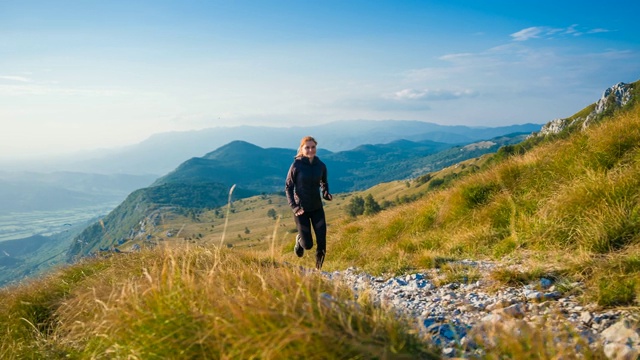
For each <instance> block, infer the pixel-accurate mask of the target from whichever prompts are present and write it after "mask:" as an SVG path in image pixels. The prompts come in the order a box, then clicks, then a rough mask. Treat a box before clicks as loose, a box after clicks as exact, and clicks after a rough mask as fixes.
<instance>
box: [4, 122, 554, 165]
mask: <svg viewBox="0 0 640 360" xmlns="http://www.w3.org/2000/svg"><path fill="white" fill-rule="evenodd" d="M541 126H542V124H522V125H510V126H501V127H470V126H462V125H456V126H452V125H439V124H434V123H428V122H423V121H412V120H403V121H400V120H397V121H396V120H381V121H374V120H344V121H336V122H332V123H327V124H320V125H313V126H297V127H288V128H284V127H283V128H276V127H263V126H233V127H214V128H207V129H202V130H194V131H183V132H166V133H159V134H155V135H152V136H151V137H149V138H148V139H146V140H144V141H142V142H140V143H138V144H135V145H131V146H127V147H122V148H116V149H108V150H100V151H92V152H87V153H86V154H82V155H81V156H82V158H80V157H79V156H78V155H75V156H73V157H71V156H69V157H61V158H58V159H50V160H48V161H47V162H46V163H42V162H27V161H22V162H20V163H13V164H3V167H4V168H5V169H16V170H30V171H39V172H42V171H47V172H51V171H63V170H64V171H74V172H83V173H98V174H136V175H140V174H154V175H156V176H161V175H164V174H166V173H168V172H169V171H172V170H174V169H175V168H176V167H177V166H178V165H180V164H181V163H182V162H184V161H185V160H186V159H190V158H192V157H202V156H203V155H204V154H208V153H209V152H211V151H213V150H215V149H217V148H219V147H221V146H223V145H225V144H228V143H229V142H231V141H233V140H242V141H246V142H249V143H252V144H254V145H257V146H260V147H265V148H273V147H275V148H295V147H296V146H297V145H298V142H299V141H300V139H301V138H302V137H303V136H306V135H312V136H314V137H315V138H316V139H317V140H318V142H319V144H318V145H319V147H320V148H323V149H327V150H330V151H333V152H338V151H345V150H351V149H353V148H355V147H357V146H360V145H364V144H384V143H389V142H392V141H396V140H410V141H417V142H419V141H424V140H431V141H435V142H442V143H447V144H468V143H471V142H475V141H480V140H485V139H490V138H493V137H497V136H501V135H505V134H510V133H518V132H520V133H531V132H534V131H538V130H540V127H541Z"/></svg>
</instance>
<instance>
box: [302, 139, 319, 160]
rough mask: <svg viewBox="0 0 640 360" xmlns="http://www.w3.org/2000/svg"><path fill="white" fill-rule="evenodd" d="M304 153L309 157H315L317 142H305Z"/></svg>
mask: <svg viewBox="0 0 640 360" xmlns="http://www.w3.org/2000/svg"><path fill="white" fill-rule="evenodd" d="M302 155H304V156H306V157H308V158H313V157H314V156H316V143H314V142H313V141H311V140H309V141H307V142H305V143H304V145H303V146H302Z"/></svg>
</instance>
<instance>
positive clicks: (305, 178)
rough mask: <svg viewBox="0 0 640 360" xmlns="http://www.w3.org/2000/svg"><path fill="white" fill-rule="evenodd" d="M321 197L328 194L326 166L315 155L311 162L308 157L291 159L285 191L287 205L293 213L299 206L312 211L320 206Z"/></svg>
mask: <svg viewBox="0 0 640 360" xmlns="http://www.w3.org/2000/svg"><path fill="white" fill-rule="evenodd" d="M320 190H322V197H323V198H325V199H326V198H327V197H328V196H329V184H328V183H327V166H326V165H325V164H324V163H323V162H322V161H320V158H318V157H317V156H315V157H314V159H313V162H309V158H308V157H304V156H303V157H299V158H296V159H295V160H294V161H293V164H291V167H290V168H289V173H288V174H287V180H286V182H285V192H286V193H287V200H288V201H289V206H291V209H292V210H293V212H294V213H296V212H297V211H298V210H299V209H300V208H303V209H304V210H308V211H313V210H318V209H320V208H321V207H322V199H321V198H320Z"/></svg>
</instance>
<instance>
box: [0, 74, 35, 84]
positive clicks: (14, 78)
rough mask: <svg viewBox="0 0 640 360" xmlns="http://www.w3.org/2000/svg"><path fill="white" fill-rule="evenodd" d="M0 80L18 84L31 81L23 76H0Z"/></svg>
mask: <svg viewBox="0 0 640 360" xmlns="http://www.w3.org/2000/svg"><path fill="white" fill-rule="evenodd" d="M0 80H9V81H18V82H31V79H29V78H26V77H24V76H14V75H0Z"/></svg>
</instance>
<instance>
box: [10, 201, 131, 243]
mask: <svg viewBox="0 0 640 360" xmlns="http://www.w3.org/2000/svg"><path fill="white" fill-rule="evenodd" d="M118 204H119V202H108V203H102V204H95V205H90V206H82V207H77V208H71V209H63V210H49V211H44V210H40V211H29V212H12V213H6V214H0V242H2V241H5V240H15V239H22V238H26V237H29V236H32V235H43V236H50V235H53V234H56V233H61V232H64V231H67V230H68V228H69V227H71V226H74V225H76V224H78V223H85V222H86V221H88V220H90V219H93V218H95V217H98V216H101V215H105V214H108V213H109V212H110V211H111V210H113V209H114V208H115V207H116V206H118Z"/></svg>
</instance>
